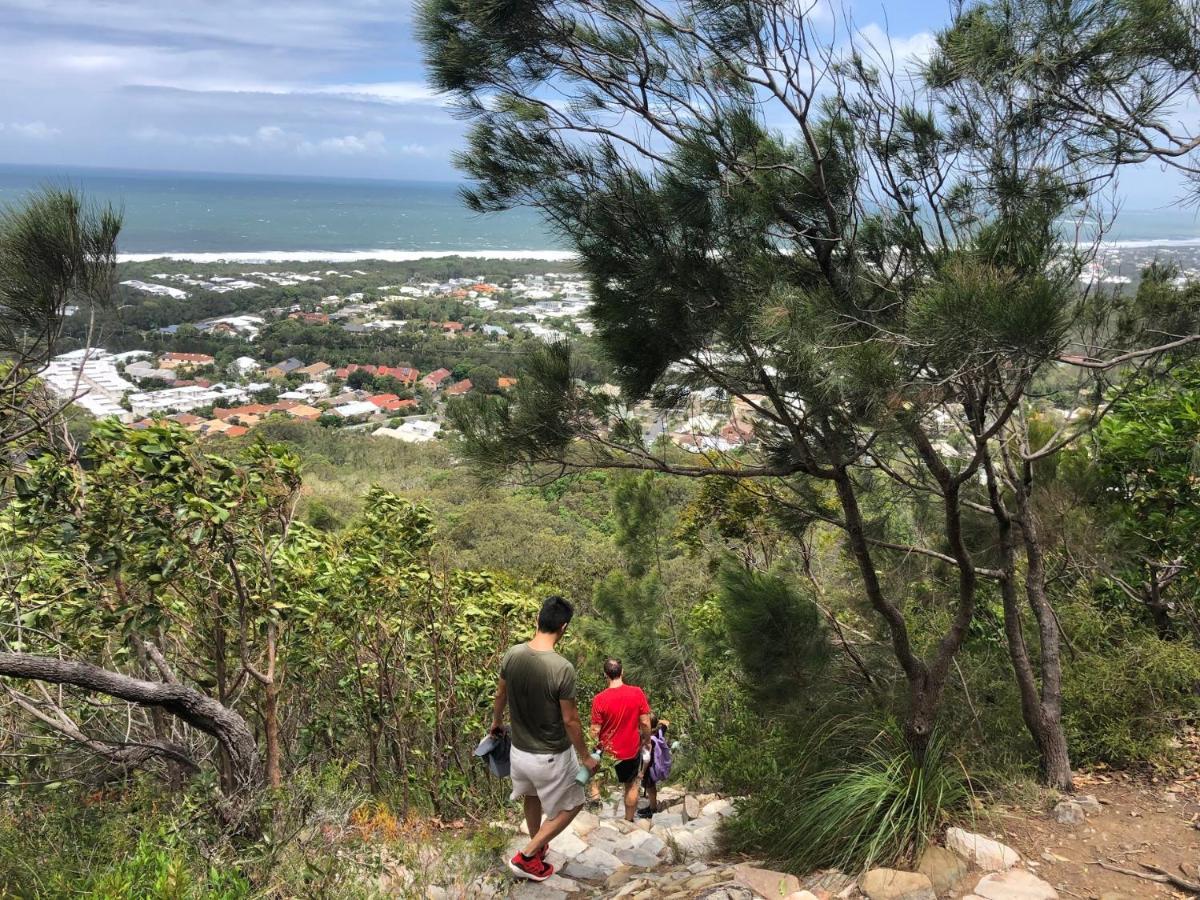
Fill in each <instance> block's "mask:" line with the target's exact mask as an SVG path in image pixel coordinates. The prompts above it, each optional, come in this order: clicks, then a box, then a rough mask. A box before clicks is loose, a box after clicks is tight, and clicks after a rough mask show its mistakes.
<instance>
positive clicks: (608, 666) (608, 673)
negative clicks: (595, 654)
mask: <svg viewBox="0 0 1200 900" xmlns="http://www.w3.org/2000/svg"><path fill="white" fill-rule="evenodd" d="M604 677H606V678H620V677H621V661H620V660H619V659H617V658H615V657H612V656H610V657H609V658H608V659H606V660H605V661H604Z"/></svg>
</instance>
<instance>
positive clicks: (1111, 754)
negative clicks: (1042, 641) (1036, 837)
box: [1060, 603, 1200, 765]
mask: <svg viewBox="0 0 1200 900" xmlns="http://www.w3.org/2000/svg"><path fill="white" fill-rule="evenodd" d="M1135 612H1136V611H1135ZM1060 615H1061V616H1062V618H1063V627H1064V630H1065V632H1066V633H1067V634H1068V635H1070V637H1071V643H1072V649H1073V650H1074V653H1073V654H1068V656H1067V659H1066V665H1065V677H1064V683H1063V721H1064V724H1065V725H1066V728H1067V738H1068V740H1069V741H1070V747H1071V752H1072V754H1073V757H1074V761H1075V764H1076V765H1080V764H1083V763H1091V762H1105V763H1110V764H1114V765H1132V764H1137V763H1146V762H1149V763H1158V762H1162V761H1163V759H1164V757H1165V755H1166V754H1167V751H1168V750H1169V748H1170V742H1171V739H1172V738H1173V737H1174V736H1175V733H1176V731H1177V729H1178V726H1179V724H1180V722H1181V721H1184V720H1189V719H1194V718H1195V717H1196V716H1197V715H1198V714H1200V695H1198V694H1197V688H1198V687H1200V653H1198V652H1197V650H1196V647H1195V646H1194V645H1193V644H1192V642H1191V641H1189V640H1162V639H1161V638H1159V637H1158V636H1157V635H1156V634H1155V633H1154V632H1153V630H1151V629H1150V628H1148V627H1147V626H1146V625H1145V624H1144V623H1142V622H1141V621H1140V620H1139V619H1138V618H1136V615H1135V613H1125V614H1123V613H1121V612H1118V611H1114V610H1111V609H1108V610H1102V609H1099V608H1097V607H1096V606H1094V605H1086V606H1085V605H1082V604H1078V603H1074V604H1064V606H1063V609H1062V610H1060Z"/></svg>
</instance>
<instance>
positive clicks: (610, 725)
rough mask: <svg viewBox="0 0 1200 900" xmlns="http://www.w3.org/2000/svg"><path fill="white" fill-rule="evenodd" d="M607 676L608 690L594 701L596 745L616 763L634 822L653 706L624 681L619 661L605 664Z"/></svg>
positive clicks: (631, 819) (594, 738)
mask: <svg viewBox="0 0 1200 900" xmlns="http://www.w3.org/2000/svg"><path fill="white" fill-rule="evenodd" d="M604 677H605V678H607V679H608V687H607V688H605V689H604V690H602V691H601V692H600V693H599V694H597V695H596V697H595V699H594V700H593V701H592V742H593V743H599V745H600V749H601V750H603V751H604V752H605V753H607V754H608V755H609V756H611V757H612V758H613V759H614V760H615V761H616V764H615V766H614V768H615V769H616V771H617V781H619V782H621V785H622V786H623V787H624V789H625V818H626V819H628V820H629V821H630V822H632V821H633V817H634V815H635V814H636V813H637V800H638V784H640V782H641V778H640V776H641V774H642V769H643V768H644V767H643V765H642V751H643V750H647V749H649V747H650V704H649V703H648V702H647V700H646V695H645V694H644V693H642V689H641V688H640V687H634V686H633V685H632V684H626V683H625V682H624V681H623V680H622V679H621V661H620V660H619V659H606V660H605V661H604Z"/></svg>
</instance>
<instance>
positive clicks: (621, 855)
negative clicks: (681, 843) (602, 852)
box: [617, 848, 659, 869]
mask: <svg viewBox="0 0 1200 900" xmlns="http://www.w3.org/2000/svg"><path fill="white" fill-rule="evenodd" d="M617 859H619V860H620V861H621V862H623V863H625V865H627V866H632V867H633V868H635V869H653V868H654V867H655V866H657V865H658V863H659V859H658V854H656V853H648V852H647V851H645V850H642V849H640V848H634V849H631V850H618V851H617Z"/></svg>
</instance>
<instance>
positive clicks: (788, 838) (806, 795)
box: [726, 719, 970, 872]
mask: <svg viewBox="0 0 1200 900" xmlns="http://www.w3.org/2000/svg"><path fill="white" fill-rule="evenodd" d="M811 735H812V736H811V737H810V738H809V739H808V740H807V741H795V742H794V743H793V745H792V746H791V747H790V748H789V747H787V746H786V742H783V743H777V744H776V746H775V747H774V748H773V751H774V753H773V755H774V757H775V759H776V760H777V763H778V768H777V772H776V775H775V777H774V778H773V779H772V782H771V783H768V784H763V785H760V787H759V792H758V793H757V794H756V795H754V796H752V797H751V798H750V800H749V802H748V803H746V804H744V805H743V807H742V808H741V811H740V812H739V814H738V816H737V817H736V818H735V819H734V820H733V822H732V823H731V824H730V827H729V829H728V832H727V835H726V838H727V841H728V843H729V844H730V847H731V849H734V850H744V851H746V852H755V853H761V852H766V853H767V855H768V858H769V859H770V861H771V862H772V863H774V864H778V865H780V866H782V867H783V868H785V869H788V870H791V871H795V872H811V871H813V870H814V869H818V868H826V867H837V868H840V869H842V870H844V871H859V870H861V869H865V868H870V867H872V866H878V865H883V866H888V865H898V864H911V863H913V862H915V861H916V859H917V857H918V856H919V855H920V853H921V851H922V849H924V847H925V845H926V843H927V842H928V840H929V838H930V837H931V836H932V835H933V834H934V833H935V832H936V831H937V830H938V828H939V827H940V826H941V825H942V824H943V823H944V822H945V821H946V819H947V818H948V816H949V814H950V813H951V812H953V811H954V810H956V809H959V808H961V807H963V806H965V805H966V803H967V800H968V797H969V793H970V792H969V788H968V781H967V775H966V772H965V770H964V769H963V767H962V765H961V763H960V762H959V760H958V759H957V758H956V757H955V756H954V755H953V754H952V753H951V752H950V750H949V747H948V746H947V742H946V739H945V735H944V734H943V733H942V732H938V733H936V734H935V735H934V737H933V739H932V740H931V742H930V745H929V747H928V749H927V751H926V753H925V755H924V758H923V759H921V760H918V759H917V758H916V757H915V756H914V755H913V753H912V752H911V751H910V749H909V748H908V746H907V745H906V744H905V741H904V738H903V735H902V733H901V730H900V727H899V726H898V725H896V724H895V723H894V722H890V721H889V722H887V723H885V724H884V725H882V726H880V725H877V724H874V725H873V724H872V722H871V721H870V720H869V719H852V720H844V721H842V722H840V723H839V724H836V725H830V726H828V727H827V728H825V729H819V730H817V731H815V732H812V733H811Z"/></svg>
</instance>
